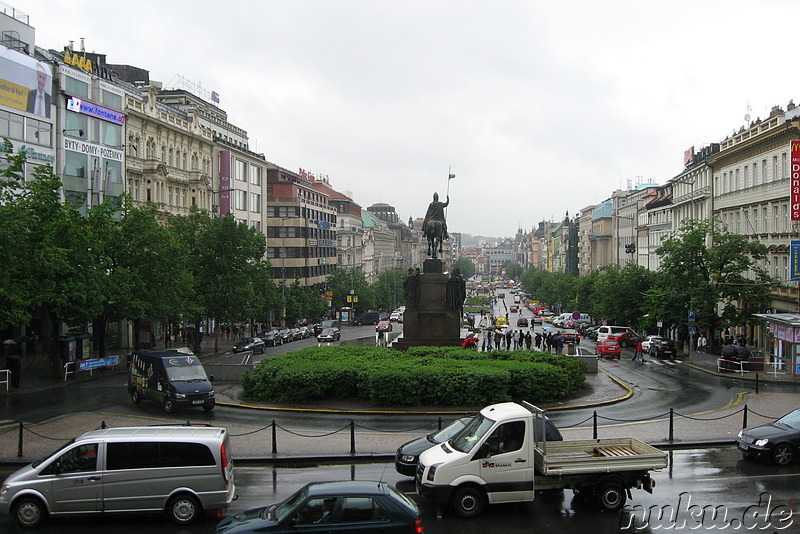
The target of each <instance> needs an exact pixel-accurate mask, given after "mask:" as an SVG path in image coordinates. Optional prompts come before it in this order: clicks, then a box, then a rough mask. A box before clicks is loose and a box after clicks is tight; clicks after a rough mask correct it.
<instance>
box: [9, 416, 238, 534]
mask: <svg viewBox="0 0 800 534" xmlns="http://www.w3.org/2000/svg"><path fill="white" fill-rule="evenodd" d="M2 488H3V489H2V492H0V513H2V514H10V515H11V516H12V517H13V518H14V520H15V521H16V522H17V523H18V524H19V525H20V526H22V527H34V526H36V525H39V524H40V523H42V522H43V521H44V520H45V519H46V518H47V517H48V516H53V517H58V516H71V515H78V514H98V513H123V512H166V514H167V515H168V516H169V518H170V519H171V520H172V521H173V522H174V523H176V524H179V525H187V524H189V523H192V522H193V521H194V520H195V519H197V518H198V517H199V516H200V515H201V514H202V513H203V512H208V511H211V510H223V509H225V508H227V506H228V504H230V502H231V501H232V500H233V499H234V498H235V494H236V486H235V484H234V481H233V460H232V458H231V452H230V445H229V442H228V432H227V431H226V430H225V429H224V428H219V427H208V426H153V427H129V428H107V429H102V430H93V431H91V432H87V433H85V434H82V435H80V436H78V437H77V438H75V439H73V440H72V441H70V442H69V443H67V444H66V445H64V446H63V447H61V448H60V449H58V450H57V451H55V452H54V453H52V454H50V455H49V456H46V457H44V458H40V459H39V460H36V461H35V462H33V463H32V464H30V465H29V466H27V467H23V468H22V469H20V470H18V471H16V472H15V473H12V474H11V475H9V476H8V478H6V480H5V481H4V482H3V487H2Z"/></svg>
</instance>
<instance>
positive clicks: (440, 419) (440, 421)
mask: <svg viewBox="0 0 800 534" xmlns="http://www.w3.org/2000/svg"><path fill="white" fill-rule="evenodd" d="M441 429H442V416H441V415H440V416H439V430H441Z"/></svg>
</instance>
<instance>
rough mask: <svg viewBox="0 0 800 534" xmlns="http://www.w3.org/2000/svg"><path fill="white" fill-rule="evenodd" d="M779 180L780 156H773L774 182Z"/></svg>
mask: <svg viewBox="0 0 800 534" xmlns="http://www.w3.org/2000/svg"><path fill="white" fill-rule="evenodd" d="M777 179H778V156H772V181H773V182H774V181H775V180H777Z"/></svg>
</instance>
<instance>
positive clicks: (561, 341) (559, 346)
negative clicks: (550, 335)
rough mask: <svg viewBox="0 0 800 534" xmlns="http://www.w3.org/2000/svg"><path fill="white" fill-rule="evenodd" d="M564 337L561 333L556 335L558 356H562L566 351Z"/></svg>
mask: <svg viewBox="0 0 800 534" xmlns="http://www.w3.org/2000/svg"><path fill="white" fill-rule="evenodd" d="M564 339H565V338H564V336H563V335H562V334H561V332H558V334H556V339H555V345H556V354H562V353H563V350H564Z"/></svg>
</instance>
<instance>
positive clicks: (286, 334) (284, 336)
mask: <svg viewBox="0 0 800 534" xmlns="http://www.w3.org/2000/svg"><path fill="white" fill-rule="evenodd" d="M278 332H279V333H280V335H281V342H282V343H290V342H292V341H294V338H293V337H292V331H291V330H289V329H288V328H281V329H280V330H279V331H278Z"/></svg>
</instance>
